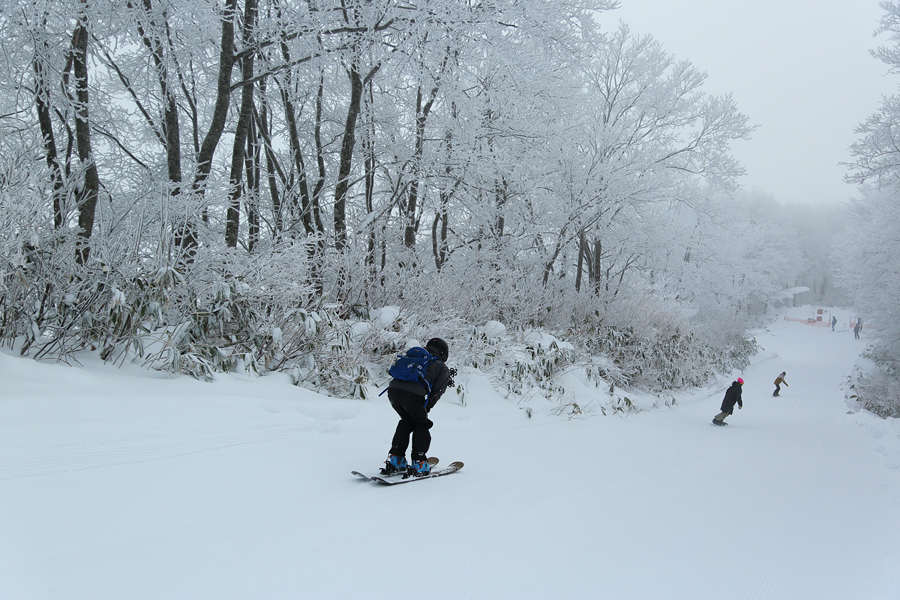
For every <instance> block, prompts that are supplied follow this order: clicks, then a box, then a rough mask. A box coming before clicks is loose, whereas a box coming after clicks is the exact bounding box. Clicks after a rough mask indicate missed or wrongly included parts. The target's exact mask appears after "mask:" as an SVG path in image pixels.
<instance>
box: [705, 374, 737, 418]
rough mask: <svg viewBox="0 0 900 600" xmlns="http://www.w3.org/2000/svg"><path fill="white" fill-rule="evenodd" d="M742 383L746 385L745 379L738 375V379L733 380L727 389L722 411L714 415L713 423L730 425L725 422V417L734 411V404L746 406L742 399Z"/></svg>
mask: <svg viewBox="0 0 900 600" xmlns="http://www.w3.org/2000/svg"><path fill="white" fill-rule="evenodd" d="M742 385H744V380H743V379H741V378H740V377H738V378H737V381H734V382H732V384H731V387H730V388H728V389H727V390H725V398H724V399H723V400H722V412H720V413H719V414H717V415H716V416H715V417H713V420H712V422H713V424H715V425H728V423H726V422H725V417H727V416H728V415H730V414H732V413H734V405H735V404H737V405H738V408H744V403H743V401H742V400H741V386H742Z"/></svg>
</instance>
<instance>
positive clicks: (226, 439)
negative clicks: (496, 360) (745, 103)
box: [0, 309, 900, 600]
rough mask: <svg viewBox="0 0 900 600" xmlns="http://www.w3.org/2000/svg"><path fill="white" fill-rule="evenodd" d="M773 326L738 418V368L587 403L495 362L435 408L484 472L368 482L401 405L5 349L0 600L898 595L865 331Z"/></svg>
mask: <svg viewBox="0 0 900 600" xmlns="http://www.w3.org/2000/svg"><path fill="white" fill-rule="evenodd" d="M806 312H809V310H808V309H806ZM793 313H794V314H795V316H805V312H803V310H800V311H793ZM838 317H839V319H840V320H841V324H842V326H843V324H844V323H845V322H847V321H848V320H849V313H848V314H847V315H841V314H840V312H839V313H838ZM841 328H844V327H839V329H841ZM864 335H865V334H864ZM759 341H760V343H761V345H762V346H763V347H764V351H763V352H762V353H760V355H759V356H757V357H756V358H755V359H754V361H753V364H752V366H751V367H750V368H749V369H747V370H746V371H744V372H742V373H740V375H741V376H743V378H744V379H745V380H746V384H745V386H744V393H743V397H744V408H743V410H735V414H734V415H733V416H732V417H729V419H728V420H729V422H730V423H731V425H730V426H729V427H727V428H725V427H715V426H713V425H711V424H710V419H711V418H712V417H713V415H715V414H716V413H717V412H718V408H719V403H720V402H721V398H722V395H723V393H724V387H725V385H727V383H728V382H724V384H725V385H723V386H720V387H716V388H715V389H708V390H702V391H694V392H691V393H683V394H680V395H677V396H676V404H675V405H674V406H672V407H667V406H665V405H664V404H662V403H661V407H660V408H657V409H654V410H648V411H644V412H640V413H637V414H630V415H627V416H624V415H612V414H610V415H609V416H602V415H600V414H599V413H595V414H594V415H593V416H589V417H586V418H581V419H567V418H566V417H559V416H553V415H552V414H551V412H552V411H551V410H550V409H551V408H552V407H550V406H549V405H548V406H546V407H544V406H541V405H539V404H533V405H531V406H532V408H533V411H532V416H531V417H529V416H528V414H527V412H526V411H524V410H522V407H521V406H519V405H518V404H516V403H515V402H514V401H511V400H505V399H503V398H501V397H500V396H499V395H497V394H496V393H495V392H493V391H492V390H491V389H490V387H489V386H488V385H487V384H486V383H485V382H484V381H482V380H479V379H477V378H472V379H470V380H469V389H468V393H467V397H466V400H467V405H466V406H462V405H460V404H458V403H456V401H455V399H454V397H453V393H452V390H451V392H450V394H448V396H447V397H446V398H445V400H443V401H441V403H439V404H438V405H437V407H436V408H435V410H434V411H432V413H431V416H432V418H433V419H434V421H435V423H436V424H435V427H434V429H433V434H434V443H433V445H432V454H433V455H435V456H438V457H440V458H441V460H442V462H444V463H449V462H451V461H454V460H461V461H464V462H465V463H466V466H465V468H464V469H463V470H462V471H461V472H460V473H458V474H455V475H451V476H449V477H445V478H440V479H434V480H430V481H422V482H414V483H411V484H409V485H403V486H398V487H383V486H378V485H376V484H373V483H368V482H365V481H362V480H359V479H357V478H355V477H353V476H352V475H351V474H350V471H351V470H354V469H358V470H363V471H370V472H374V471H375V470H376V469H377V468H378V466H379V464H380V462H381V461H382V460H383V459H384V456H385V454H386V453H387V449H388V446H389V442H390V438H391V434H392V433H393V428H394V425H395V423H396V418H395V415H394V413H393V411H392V410H391V409H390V406H389V405H388V403H387V400H386V397H384V396H383V397H380V398H374V399H372V400H369V401H361V400H336V399H332V398H324V397H321V396H317V395H316V394H314V393H312V392H309V391H306V390H302V389H299V388H296V387H293V386H291V385H290V384H289V381H288V380H287V378H286V377H283V376H278V375H276V376H267V377H264V378H259V379H250V378H247V377H242V376H222V377H219V379H218V380H217V381H216V382H215V383H212V384H209V383H202V382H198V381H195V380H192V379H190V378H187V377H178V378H172V377H170V376H167V375H164V374H160V373H155V372H147V371H144V370H141V369H139V368H137V367H134V366H129V365H127V366H126V367H124V368H121V369H119V368H115V367H110V366H104V365H101V364H98V363H97V362H95V361H94V360H93V359H85V360H84V361H83V362H84V367H83V368H71V367H67V366H63V365H58V364H42V363H36V362H34V361H32V360H25V359H21V358H17V357H13V356H11V355H9V354H0V381H2V383H0V599H2V600H37V599H44V598H62V599H67V600H76V599H85V600H88V599H90V600H101V599H110V600H124V599H132V598H134V599H137V598H149V599H164V600H173V599H180V598H185V599H195V598H215V599H217V600H223V599H248V598H263V599H288V598H290V599H294V598H309V599H314V598H329V599H331V598H336V599H344V598H346V599H353V600H358V599H361V598H366V599H368V598H396V597H397V596H398V593H399V594H400V595H407V594H415V596H416V597H423V598H436V599H445V598H446V599H450V598H486V599H487V598H492V599H497V598H516V599H522V598H617V599H622V598H636V599H647V598H686V599H687V598H689V599H691V600H697V599H706V598H710V599H713V598H716V599H718V598H722V599H728V598H760V599H766V600H770V599H778V598H784V599H791V600H796V599H805V598H809V599H815V600H823V599H854V600H856V599H881V598H885V599H887V598H893V599H897V598H900V423H898V420H896V419H893V420H886V421H885V420H882V419H879V418H876V417H874V416H872V415H870V414H867V413H865V412H857V411H854V410H853V407H852V406H850V405H848V404H847V402H846V401H845V400H844V389H843V388H844V386H845V385H846V381H847V376H848V375H849V373H850V371H851V367H852V365H853V363H854V361H855V360H856V359H857V356H858V354H859V352H860V351H861V350H862V348H863V344H864V343H865V340H863V341H861V342H860V341H856V340H854V339H853V332H852V331H849V330H844V331H837V332H832V331H831V330H830V328H818V327H809V326H806V325H804V324H801V323H798V322H792V321H785V320H779V321H777V322H774V323H773V324H772V325H771V326H769V327H768V328H767V329H766V330H765V331H762V332H760V334H759ZM451 352H452V349H451ZM450 363H451V366H452V364H453V360H452V354H451V360H450ZM783 370H784V371H787V381H788V383H789V387H786V388H783V391H782V395H781V397H780V398H773V397H772V390H773V389H774V385H773V384H772V382H773V380H774V379H775V377H776V375H777V374H778V373H780V372H781V371H783ZM737 375H738V373H735V376H737ZM586 403H587V402H586ZM398 588H399V591H398ZM416 588H418V590H417V589H416Z"/></svg>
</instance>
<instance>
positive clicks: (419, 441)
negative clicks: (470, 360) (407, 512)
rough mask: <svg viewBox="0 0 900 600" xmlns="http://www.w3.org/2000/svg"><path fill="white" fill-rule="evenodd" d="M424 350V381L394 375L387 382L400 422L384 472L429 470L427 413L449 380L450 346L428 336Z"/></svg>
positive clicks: (429, 436) (388, 393)
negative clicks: (426, 355) (408, 458)
mask: <svg viewBox="0 0 900 600" xmlns="http://www.w3.org/2000/svg"><path fill="white" fill-rule="evenodd" d="M425 350H427V351H428V352H429V353H430V354H431V357H430V358H428V359H427V360H426V365H424V366H425V379H426V380H427V381H422V382H417V381H407V380H403V379H397V378H396V377H394V378H393V379H391V382H390V383H389V384H388V389H387V395H388V399H389V400H390V401H391V406H392V407H393V408H394V410H395V411H397V414H398V415H400V422H399V423H397V430H396V431H395V432H394V438H393V440H392V441H391V450H390V453H389V454H388V458H387V461H385V465H386V470H387V471H388V472H391V471H405V470H407V468H408V467H410V466H411V467H412V470H413V471H414V472H415V474H418V475H427V474H428V473H429V472H431V466H430V465H429V464H428V462H427V457H426V453H427V452H428V448H429V447H430V446H431V432H430V431H429V429H431V426H432V425H434V423H432V422H431V420H430V419H429V418H428V413H429V411H431V409H432V408H434V405H435V404H436V403H437V401H438V400H440V398H441V396H442V395H443V393H444V390H446V389H447V385H448V383H450V369H448V368H447V365H446V364H444V363H445V362H446V360H447V357H448V356H449V355H450V349H449V347H448V346H447V342H445V341H444V340H442V339H441V338H432V339H430V340H429V341H428V343H427V344H425ZM420 351H421V349H420ZM410 434H412V460H411V461H410V463H407V462H406V449H407V448H408V447H409V436H410Z"/></svg>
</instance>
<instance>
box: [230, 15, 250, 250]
mask: <svg viewBox="0 0 900 600" xmlns="http://www.w3.org/2000/svg"><path fill="white" fill-rule="evenodd" d="M255 23H256V0H246V1H245V3H244V32H243V35H242V41H243V45H244V48H249V47H250V45H251V44H252V43H253V35H254V34H253V28H254V25H255ZM255 56H256V52H247V54H246V55H245V56H244V58H243V60H241V79H242V81H243V82H244V83H243V84H242V87H241V109H240V113H239V115H238V121H237V126H236V127H235V130H234V147H233V148H232V151H231V174H230V176H229V180H228V183H229V187H230V190H231V191H230V193H229V198H228V210H227V211H226V214H225V245H226V246H228V247H229V248H235V247H237V241H238V234H239V231H240V225H241V189H242V188H241V176H242V173H243V170H244V154H245V150H246V144H247V134H248V131H249V129H250V124H251V121H252V120H253V90H254V88H255V87H256V86H255V84H254V83H253V82H252V79H253V60H254V57H255Z"/></svg>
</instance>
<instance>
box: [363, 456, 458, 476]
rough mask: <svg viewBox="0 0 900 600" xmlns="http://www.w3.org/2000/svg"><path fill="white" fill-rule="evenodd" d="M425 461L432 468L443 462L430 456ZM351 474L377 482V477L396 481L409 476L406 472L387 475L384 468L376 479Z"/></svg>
mask: <svg viewBox="0 0 900 600" xmlns="http://www.w3.org/2000/svg"><path fill="white" fill-rule="evenodd" d="M425 460H427V461H428V464H429V465H431V466H432V467H435V466H436V465H437V464H438V463H439V462H441V459H439V458H437V457H436V456H429V457H428V458H427V459H425ZM351 474H353V475H356V476H357V477H361V478H362V479H371V480H372V481H374V480H375V477H380V478H381V479H394V478H397V477H406V476H408V473H407V472H406V471H397V472H396V473H390V474H388V473H385V472H384V467H382V468H381V469H380V470H379V471H378V475H375V476H374V477H370V476H369V475H365V474H363V473H360V472H359V471H351Z"/></svg>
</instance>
